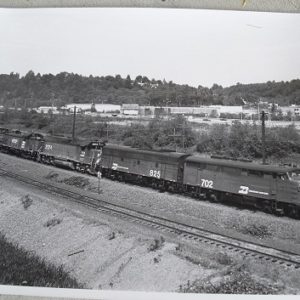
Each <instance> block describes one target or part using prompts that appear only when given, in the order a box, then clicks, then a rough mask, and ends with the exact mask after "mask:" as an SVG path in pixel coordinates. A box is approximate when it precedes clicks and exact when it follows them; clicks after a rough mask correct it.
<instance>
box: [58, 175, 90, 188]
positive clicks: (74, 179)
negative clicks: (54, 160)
mask: <svg viewBox="0 0 300 300" xmlns="http://www.w3.org/2000/svg"><path fill="white" fill-rule="evenodd" d="M60 182H62V183H65V184H68V185H73V186H76V187H78V188H85V187H87V186H89V184H90V181H89V179H88V178H84V177H81V176H71V177H70V178H66V179H63V180H61V181H60Z"/></svg>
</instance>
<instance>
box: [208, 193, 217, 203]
mask: <svg viewBox="0 0 300 300" xmlns="http://www.w3.org/2000/svg"><path fill="white" fill-rule="evenodd" d="M208 197H209V201H210V202H213V203H218V202H220V200H219V197H218V196H217V195H216V194H209V196H208Z"/></svg>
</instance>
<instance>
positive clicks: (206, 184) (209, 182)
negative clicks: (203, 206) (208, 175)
mask: <svg viewBox="0 0 300 300" xmlns="http://www.w3.org/2000/svg"><path fill="white" fill-rule="evenodd" d="M213 184H214V182H213V181H212V180H207V179H201V186H202V187H205V188H210V189H211V188H212V187H213Z"/></svg>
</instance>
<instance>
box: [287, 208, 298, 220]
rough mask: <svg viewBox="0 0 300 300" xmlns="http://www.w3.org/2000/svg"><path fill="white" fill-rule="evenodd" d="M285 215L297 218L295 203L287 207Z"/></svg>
mask: <svg viewBox="0 0 300 300" xmlns="http://www.w3.org/2000/svg"><path fill="white" fill-rule="evenodd" d="M286 215H287V216H289V217H290V218H293V219H297V218H298V217H299V213H298V208H297V207H296V206H295V205H289V206H288V207H287V211H286Z"/></svg>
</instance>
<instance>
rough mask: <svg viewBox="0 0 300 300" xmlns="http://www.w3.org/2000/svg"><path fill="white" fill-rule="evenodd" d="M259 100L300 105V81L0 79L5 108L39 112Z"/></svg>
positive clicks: (15, 76) (36, 76)
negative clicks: (207, 83) (81, 106)
mask: <svg viewBox="0 0 300 300" xmlns="http://www.w3.org/2000/svg"><path fill="white" fill-rule="evenodd" d="M259 100H263V101H268V102H275V103H278V104H279V105H290V104H300V80H299V79H295V80H292V81H289V82H274V81H273V82H267V83H260V84H258V83H257V84H247V85H245V84H239V83H237V84H236V85H234V86H231V87H228V88H223V87H222V86H220V85H217V84H214V85H213V86H212V87H211V88H207V87H203V86H201V85H199V86H198V87H191V86H188V85H179V84H175V83H173V82H171V81H170V82H166V81H165V80H156V79H149V78H147V77H146V76H137V77H136V78H135V79H131V78H130V76H129V75H128V76H127V77H126V78H122V77H121V76H120V75H116V76H105V77H103V76H102V77H98V76H89V77H85V76H81V75H78V74H73V73H66V72H62V73H59V74H57V75H52V74H44V75H41V74H39V73H38V74H34V72H32V71H29V72H28V73H27V74H26V75H25V76H23V77H20V75H19V74H17V73H11V74H9V75H7V74H2V75H0V105H4V106H17V107H37V106H42V105H51V104H53V105H55V106H62V105H64V104H66V103H73V102H74V103H92V102H94V103H102V102H103V103H113V104H123V103H138V104H140V105H157V106H199V105H210V104H215V105H216V104H224V105H242V104H245V103H246V102H248V103H255V102H257V101H259Z"/></svg>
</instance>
